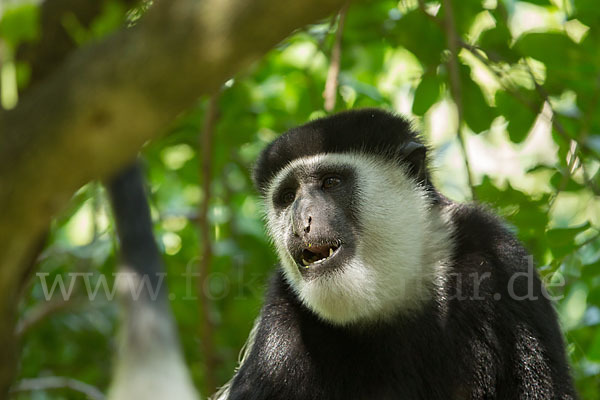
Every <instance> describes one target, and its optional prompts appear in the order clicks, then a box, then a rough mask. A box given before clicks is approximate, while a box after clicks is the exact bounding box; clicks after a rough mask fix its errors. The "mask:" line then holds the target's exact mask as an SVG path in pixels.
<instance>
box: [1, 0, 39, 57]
mask: <svg viewBox="0 0 600 400" xmlns="http://www.w3.org/2000/svg"><path fill="white" fill-rule="evenodd" d="M38 20H39V9H38V7H37V6H36V5H34V4H24V5H20V6H16V7H8V8H7V9H6V10H5V11H4V15H2V19H1V20H0V36H1V37H2V38H3V39H4V40H5V41H6V42H8V43H9V45H11V46H12V47H13V48H16V46H17V45H18V44H19V43H21V42H23V41H30V40H34V39H35V38H37V34H38Z"/></svg>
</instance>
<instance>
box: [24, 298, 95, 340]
mask: <svg viewBox="0 0 600 400" xmlns="http://www.w3.org/2000/svg"><path fill="white" fill-rule="evenodd" d="M84 304H85V303H84V302H83V301H82V299H76V298H72V297H71V298H68V299H62V298H60V297H58V298H56V299H52V300H50V301H45V302H41V303H40V304H39V305H37V306H35V307H34V308H33V309H32V310H31V311H29V312H28V313H27V314H25V316H24V317H23V318H22V319H21V320H19V322H18V323H17V326H16V328H15V335H17V336H19V337H21V336H23V335H25V334H26V333H27V332H29V330H30V329H31V328H33V327H35V326H36V325H38V324H39V323H41V322H42V321H44V320H45V319H46V318H48V317H49V316H51V315H54V314H57V313H60V312H65V311H71V310H73V309H76V308H78V307H82V306H83V305H84Z"/></svg>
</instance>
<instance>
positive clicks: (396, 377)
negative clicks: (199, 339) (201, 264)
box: [214, 109, 576, 400]
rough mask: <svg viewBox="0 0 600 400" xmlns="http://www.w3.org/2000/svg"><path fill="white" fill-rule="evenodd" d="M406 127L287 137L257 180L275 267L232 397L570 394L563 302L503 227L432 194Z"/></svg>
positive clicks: (328, 129) (350, 115)
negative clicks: (559, 309)
mask: <svg viewBox="0 0 600 400" xmlns="http://www.w3.org/2000/svg"><path fill="white" fill-rule="evenodd" d="M428 175H429V173H428V170H427V167H426V147H425V146H424V145H423V142H422V141H421V139H420V138H419V137H418V136H417V135H416V134H415V133H414V132H413V131H412V130H411V127H410V125H409V124H408V123H407V122H406V121H405V120H404V119H402V118H399V117H397V116H394V115H392V114H389V113H387V112H383V111H380V110H375V109H364V110H360V111H350V112H345V113H341V114H337V115H333V116H330V117H327V118H323V119H319V120H315V121H312V122H309V123H308V124H306V125H303V126H300V127H298V128H295V129H292V130H290V131H288V132H287V133H285V134H284V135H283V136H281V137H280V138H278V139H277V140H275V141H274V142H273V143H272V144H271V145H269V146H268V147H267V148H266V149H265V150H264V152H263V153H262V155H261V156H260V158H259V160H258V163H257V166H256V170H255V182H256V185H257V187H258V190H259V191H260V193H261V194H262V195H263V196H264V202H265V205H266V212H267V213H266V219H267V225H268V231H269V234H270V236H271V238H272V240H273V242H274V244H275V247H276V249H277V252H278V254H279V258H280V262H281V265H280V268H279V269H278V271H277V272H276V274H275V276H274V277H273V279H272V281H271V283H270V288H269V290H268V294H267V296H266V300H265V304H264V306H263V308H262V311H261V313H260V317H259V318H258V320H257V323H256V326H255V327H254V329H253V332H252V333H251V337H250V339H249V344H248V350H247V352H246V354H245V355H244V357H243V359H242V362H241V365H240V368H239V370H238V371H237V373H236V374H235V376H234V377H233V379H232V381H231V382H230V383H229V384H228V385H226V386H225V387H224V388H222V390H221V391H220V392H219V393H217V394H216V395H215V397H214V398H216V399H230V400H267V399H268V400H274V399H281V400H309V399H320V400H321V399H326V400H335V399H340V400H341V399H344V400H347V399H369V400H373V399H443V400H448V399H510V400H515V399H573V398H575V397H576V394H575V392H574V389H573V387H572V383H571V378H570V376H569V368H568V364H567V361H566V359H565V348H564V344H563V340H562V337H561V333H560V330H559V327H558V324H557V320H556V315H555V312H554V310H553V307H552V305H551V304H550V302H549V301H548V299H547V298H546V297H544V294H545V292H544V289H543V287H542V284H541V282H540V280H539V278H538V276H537V275H536V274H535V272H534V271H532V270H531V268H529V267H528V264H529V263H528V260H529V257H528V253H527V252H526V251H525V250H524V249H523V247H522V246H521V245H520V244H519V242H518V241H517V239H516V238H515V237H514V236H513V235H512V234H511V233H510V232H509V231H508V230H507V229H506V228H505V227H504V225H503V223H502V221H500V220H499V219H498V218H496V217H495V216H494V215H491V214H490V213H489V212H487V211H486V210H484V209H483V208H481V207H479V206H476V205H467V204H457V203H454V202H452V201H450V200H448V199H446V198H445V197H444V196H442V195H441V194H440V193H439V192H438V191H437V190H436V189H435V187H434V186H433V185H432V183H431V181H430V179H429V176H428Z"/></svg>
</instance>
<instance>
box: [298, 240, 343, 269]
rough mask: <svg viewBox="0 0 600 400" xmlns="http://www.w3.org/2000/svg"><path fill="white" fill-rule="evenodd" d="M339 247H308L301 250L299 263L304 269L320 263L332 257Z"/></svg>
mask: <svg viewBox="0 0 600 400" xmlns="http://www.w3.org/2000/svg"><path fill="white" fill-rule="evenodd" d="M339 248H340V246H337V245H323V246H314V245H309V246H308V247H307V248H305V249H304V250H302V257H301V262H302V265H304V266H305V267H306V268H308V267H309V266H311V265H312V264H319V263H322V262H324V261H326V260H328V259H330V258H331V257H333V256H334V255H335V254H336V252H337V251H338V249H339Z"/></svg>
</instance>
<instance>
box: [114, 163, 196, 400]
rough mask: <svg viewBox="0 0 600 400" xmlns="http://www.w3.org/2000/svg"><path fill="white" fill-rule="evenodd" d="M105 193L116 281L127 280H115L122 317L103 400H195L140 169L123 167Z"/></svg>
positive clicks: (136, 166) (136, 165)
mask: <svg viewBox="0 0 600 400" xmlns="http://www.w3.org/2000/svg"><path fill="white" fill-rule="evenodd" d="M107 189H108V193H109V195H110V200H111V203H112V209H113V215H114V219H115V222H116V225H117V232H118V237H119V242H120V243H119V244H120V249H121V263H122V266H121V268H120V272H121V274H120V276H118V278H126V279H117V281H116V284H117V285H118V290H119V297H120V299H121V300H122V302H123V303H124V318H123V323H122V327H121V332H120V338H119V341H120V342H119V350H118V354H117V362H116V367H115V374H114V377H113V382H112V384H111V387H110V390H109V393H108V396H107V398H108V399H109V400H134V399H145V400H167V399H177V400H198V395H197V393H196V389H195V388H194V386H193V384H192V381H191V379H190V376H189V373H188V371H187V368H186V366H185V363H184V361H183V357H182V356H181V350H180V347H179V340H178V337H177V331H176V329H175V325H174V322H173V317H172V315H171V310H170V307H169V302H168V299H167V288H166V284H165V283H164V282H163V278H164V275H165V274H164V268H163V263H162V261H161V257H160V253H159V251H158V247H157V245H156V242H155V240H154V234H153V233H152V220H151V218H150V209H149V207H148V201H147V199H146V192H145V190H144V181H143V177H142V173H141V168H140V167H139V165H138V164H137V163H136V164H134V165H131V166H130V167H128V168H125V169H124V170H123V171H121V172H120V173H119V174H118V175H117V176H116V177H114V178H113V179H112V180H111V181H110V182H108V185H107ZM144 280H146V282H144Z"/></svg>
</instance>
